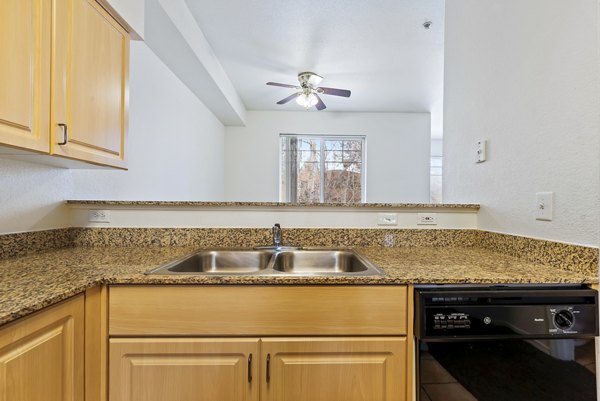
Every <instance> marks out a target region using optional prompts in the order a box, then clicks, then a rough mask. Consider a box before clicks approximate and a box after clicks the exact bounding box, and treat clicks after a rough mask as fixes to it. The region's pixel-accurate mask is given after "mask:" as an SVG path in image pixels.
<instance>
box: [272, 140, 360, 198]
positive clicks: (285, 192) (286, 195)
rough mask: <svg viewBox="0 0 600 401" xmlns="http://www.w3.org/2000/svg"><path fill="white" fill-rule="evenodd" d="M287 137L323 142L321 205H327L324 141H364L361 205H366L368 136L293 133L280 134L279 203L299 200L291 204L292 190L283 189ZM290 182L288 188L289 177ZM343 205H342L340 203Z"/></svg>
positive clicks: (320, 162) (320, 158)
mask: <svg viewBox="0 0 600 401" xmlns="http://www.w3.org/2000/svg"><path fill="white" fill-rule="evenodd" d="M286 137H295V138H297V139H301V138H307V139H313V140H314V139H319V140H320V141H321V146H320V148H319V149H320V150H319V152H320V157H319V170H320V175H321V176H320V180H319V181H320V188H319V203H325V202H323V201H324V199H325V189H324V188H325V180H324V176H325V169H324V166H325V147H324V146H323V145H324V143H323V142H324V141H326V140H334V141H344V140H346V141H356V140H360V141H362V146H361V169H360V187H361V191H360V192H361V194H360V197H361V200H360V202H359V203H365V202H366V199H367V135H346V134H344V135H336V134H292V133H280V134H279V136H278V152H279V157H278V159H279V168H278V171H279V174H278V177H277V179H278V185H277V186H278V189H279V202H287V203H297V198H296V201H294V202H291V201H290V200H288V199H286V198H289V194H290V192H291V191H290V190H289V188H283V183H282V181H283V180H282V174H283V152H282V143H283V139H284V138H286ZM286 178H288V180H286V182H288V187H289V177H286ZM340 204H342V203H340Z"/></svg>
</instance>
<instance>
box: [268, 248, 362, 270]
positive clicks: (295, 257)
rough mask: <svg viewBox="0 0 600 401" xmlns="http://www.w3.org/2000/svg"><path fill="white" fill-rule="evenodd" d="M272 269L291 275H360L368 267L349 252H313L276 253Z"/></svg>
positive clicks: (354, 254)
mask: <svg viewBox="0 0 600 401" xmlns="http://www.w3.org/2000/svg"><path fill="white" fill-rule="evenodd" d="M273 269H274V270H276V271H280V272H285V273H292V274H319V273H360V272H366V271H367V270H369V266H368V265H367V262H365V261H364V260H363V259H362V258H359V257H358V256H357V254H356V253H354V252H352V251H349V250H340V251H338V250H313V251H295V252H281V253H278V254H277V256H276V257H275V263H274V265H273Z"/></svg>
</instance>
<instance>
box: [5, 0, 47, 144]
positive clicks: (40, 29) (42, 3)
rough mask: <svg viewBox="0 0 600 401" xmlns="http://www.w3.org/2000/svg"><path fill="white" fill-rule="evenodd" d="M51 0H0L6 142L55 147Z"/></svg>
mask: <svg viewBox="0 0 600 401" xmlns="http://www.w3.org/2000/svg"><path fill="white" fill-rule="evenodd" d="M51 13H52V2H51V0H2V1H0V143H2V144H6V145H9V146H11V147H17V148H21V149H28V150H34V151H38V152H43V153H48V152H49V150H50V139H49V128H50V52H51V44H52V42H51V37H52V36H51V20H52V14H51Z"/></svg>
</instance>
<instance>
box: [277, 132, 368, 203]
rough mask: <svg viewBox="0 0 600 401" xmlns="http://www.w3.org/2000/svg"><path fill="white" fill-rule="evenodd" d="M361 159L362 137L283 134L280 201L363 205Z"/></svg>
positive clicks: (363, 152)
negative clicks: (361, 203)
mask: <svg viewBox="0 0 600 401" xmlns="http://www.w3.org/2000/svg"><path fill="white" fill-rule="evenodd" d="M364 155H365V137H364V136H343V137H342V136H320V135H288V134H282V135H281V174H280V184H281V186H280V199H281V201H282V202H293V203H319V202H325V203H360V202H363V201H364V199H365V174H364V168H365V157H364Z"/></svg>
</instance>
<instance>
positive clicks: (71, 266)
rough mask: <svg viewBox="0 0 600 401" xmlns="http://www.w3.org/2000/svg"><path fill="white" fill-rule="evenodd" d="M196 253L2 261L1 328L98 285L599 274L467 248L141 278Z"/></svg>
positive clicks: (145, 250)
mask: <svg viewBox="0 0 600 401" xmlns="http://www.w3.org/2000/svg"><path fill="white" fill-rule="evenodd" d="M194 249H195V248H194V247H189V246H188V247H159V246H150V247H114V246H109V247H74V248H63V249H56V250H49V251H43V252H40V253H37V254H33V255H27V256H21V257H17V258H9V259H5V260H1V261H0V288H1V289H2V290H1V291H0V324H5V323H8V322H11V321H13V320H15V319H17V318H19V317H22V316H25V315H27V314H29V313H32V312H35V311H37V310H40V309H42V308H43V307H45V306H49V305H51V304H54V303H56V302H59V301H61V300H63V299H66V298H68V297H70V296H72V295H75V294H77V293H79V292H81V291H84V290H85V289H87V288H90V287H92V286H94V285H98V284H103V283H104V284H156V285H158V284H202V285H218V284H221V285H222V284H238V285H252V284H263V285H273V284H281V285H290V284H291V285H293V284H296V285H318V284H331V285H333V284H346V285H348V284H352V285H361V284H381V285H394V284H408V283H597V282H598V276H597V271H594V272H591V271H585V270H584V271H581V272H574V271H569V270H567V269H565V268H561V267H557V266H552V265H546V264H540V263H535V262H530V261H526V260H523V259H519V258H516V257H514V256H509V255H505V254H501V253H498V252H494V251H491V250H488V249H481V248H473V247H468V248H465V247H424V246H421V247H396V248H383V247H366V248H358V251H359V252H361V253H362V254H364V255H365V256H367V257H368V258H370V259H371V260H372V261H373V262H375V263H376V264H377V265H378V266H379V267H381V268H383V269H384V271H385V273H386V275H385V276H381V277H333V276H312V277H307V276H304V277H301V276H296V277H286V276H281V277H273V276H192V275H190V276H185V275H179V276H157V275H156V276H147V275H144V272H146V271H147V270H149V269H152V268H155V267H158V266H160V265H162V264H165V263H167V262H169V261H171V260H174V259H177V258H180V257H182V256H185V255H187V254H189V253H190V252H192V251H193V250H194Z"/></svg>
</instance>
